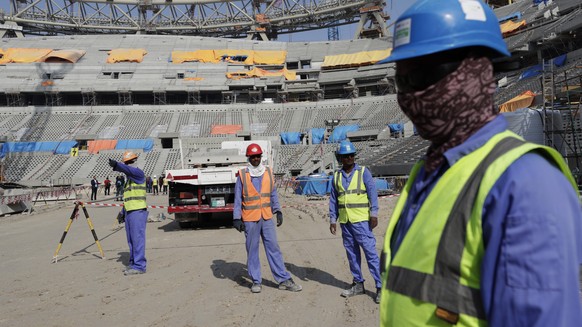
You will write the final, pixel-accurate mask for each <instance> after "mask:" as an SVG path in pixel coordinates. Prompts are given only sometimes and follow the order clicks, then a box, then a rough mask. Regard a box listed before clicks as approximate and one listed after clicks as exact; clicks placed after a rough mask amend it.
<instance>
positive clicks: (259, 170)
mask: <svg viewBox="0 0 582 327" xmlns="http://www.w3.org/2000/svg"><path fill="white" fill-rule="evenodd" d="M248 170H249V174H251V176H252V177H259V176H262V175H263V174H264V173H265V166H264V165H263V163H262V162H261V163H260V164H259V165H258V166H256V167H255V166H253V165H251V163H250V162H249V165H248Z"/></svg>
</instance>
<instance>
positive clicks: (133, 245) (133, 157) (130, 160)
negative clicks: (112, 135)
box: [109, 151, 148, 276]
mask: <svg viewBox="0 0 582 327" xmlns="http://www.w3.org/2000/svg"><path fill="white" fill-rule="evenodd" d="M136 161H137V154H136V153H134V152H132V151H126V152H125V153H124V154H123V159H122V162H117V161H115V160H113V159H109V165H110V166H111V167H113V170H114V171H119V172H122V173H124V174H125V175H127V182H126V183H125V186H124V191H123V211H122V212H123V213H124V214H125V233H126V236H127V244H128V245H129V264H128V266H127V267H126V269H125V270H124V271H123V273H124V275H126V276H128V275H138V274H143V273H145V272H146V264H147V260H146V257H145V241H146V224H147V219H148V211H147V204H146V186H145V174H144V173H143V171H142V170H141V169H139V168H137V167H132V166H130V165H132V164H135V162H136Z"/></svg>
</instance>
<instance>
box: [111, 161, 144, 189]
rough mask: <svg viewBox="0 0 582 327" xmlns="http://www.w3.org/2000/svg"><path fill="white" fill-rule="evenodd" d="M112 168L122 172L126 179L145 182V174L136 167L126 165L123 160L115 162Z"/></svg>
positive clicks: (138, 182) (137, 182)
mask: <svg viewBox="0 0 582 327" xmlns="http://www.w3.org/2000/svg"><path fill="white" fill-rule="evenodd" d="M113 170H114V171H119V172H122V173H124V174H125V175H126V176H127V178H128V179H131V180H132V181H133V182H134V183H136V184H142V183H145V174H144V173H143V170H141V169H139V168H137V167H132V166H128V165H126V164H124V163H123V162H117V165H115V168H113Z"/></svg>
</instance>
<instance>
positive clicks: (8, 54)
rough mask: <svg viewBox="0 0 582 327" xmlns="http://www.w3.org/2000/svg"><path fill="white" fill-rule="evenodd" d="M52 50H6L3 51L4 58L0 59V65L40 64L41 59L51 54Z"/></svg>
mask: <svg viewBox="0 0 582 327" xmlns="http://www.w3.org/2000/svg"><path fill="white" fill-rule="evenodd" d="M52 51H53V50H52V49H37V48H8V49H7V50H6V51H4V57H2V59H0V63H2V64H5V63H31V62H40V61H42V59H43V58H44V57H45V56H46V55H48V54H49V53H51V52H52Z"/></svg>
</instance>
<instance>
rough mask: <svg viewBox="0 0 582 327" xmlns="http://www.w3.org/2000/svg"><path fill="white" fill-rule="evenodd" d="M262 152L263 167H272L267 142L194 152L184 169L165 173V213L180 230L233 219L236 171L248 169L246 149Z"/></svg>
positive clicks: (232, 143)
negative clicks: (218, 219) (251, 147)
mask: <svg viewBox="0 0 582 327" xmlns="http://www.w3.org/2000/svg"><path fill="white" fill-rule="evenodd" d="M250 143H257V144H259V145H260V146H261V148H263V161H264V164H267V165H268V164H269V163H272V155H271V144H270V142H269V141H225V142H222V144H221V149H219V150H209V151H206V152H195V153H194V155H193V156H191V157H189V158H186V159H185V162H184V165H185V166H186V167H185V168H184V169H173V170H168V171H167V172H166V178H167V179H168V181H169V183H168V184H169V191H168V213H170V214H174V216H175V220H176V221H177V222H178V224H179V225H180V227H181V228H185V227H189V226H192V225H196V224H198V223H200V222H202V221H204V220H208V219H212V218H213V217H219V216H223V217H224V216H227V215H230V216H231V217H232V212H233V210H234V189H235V184H236V179H237V177H238V171H239V170H240V169H243V168H245V167H246V166H247V164H248V161H247V158H246V156H245V151H246V147H247V146H248V145H249V144H250Z"/></svg>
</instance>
